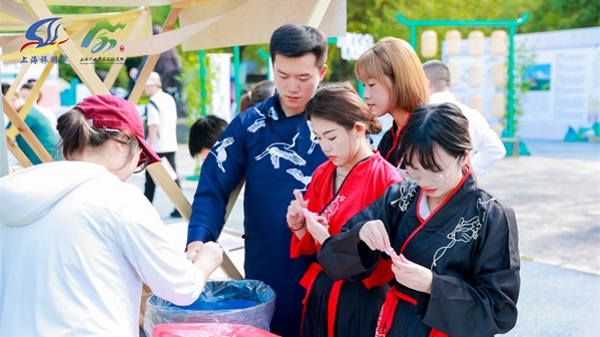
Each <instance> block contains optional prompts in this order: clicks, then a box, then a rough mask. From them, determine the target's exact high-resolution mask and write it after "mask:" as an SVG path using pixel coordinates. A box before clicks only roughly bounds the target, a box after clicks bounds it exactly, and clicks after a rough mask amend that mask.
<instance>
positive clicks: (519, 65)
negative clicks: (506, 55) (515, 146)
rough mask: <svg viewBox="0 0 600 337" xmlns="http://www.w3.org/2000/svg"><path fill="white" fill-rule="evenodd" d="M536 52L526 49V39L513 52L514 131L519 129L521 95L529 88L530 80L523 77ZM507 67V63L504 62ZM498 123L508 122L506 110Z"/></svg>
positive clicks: (521, 113) (521, 112)
mask: <svg viewBox="0 0 600 337" xmlns="http://www.w3.org/2000/svg"><path fill="white" fill-rule="evenodd" d="M536 58H537V54H536V53H535V51H533V50H529V49H527V41H524V42H522V43H520V44H519V45H517V46H515V53H514V69H513V70H514V71H513V74H514V85H513V88H514V94H513V106H514V110H513V120H514V132H515V133H516V132H517V130H518V129H519V117H521V116H523V97H524V96H525V94H526V93H527V92H528V91H529V90H530V89H531V81H530V80H529V79H528V78H526V77H525V73H526V72H527V70H528V69H529V68H530V67H532V66H534V65H535V60H536ZM506 67H507V69H508V63H507V64H506ZM500 123H501V124H502V125H503V126H504V128H506V126H507V123H508V112H506V113H505V114H504V116H503V118H502V119H501V120H500Z"/></svg>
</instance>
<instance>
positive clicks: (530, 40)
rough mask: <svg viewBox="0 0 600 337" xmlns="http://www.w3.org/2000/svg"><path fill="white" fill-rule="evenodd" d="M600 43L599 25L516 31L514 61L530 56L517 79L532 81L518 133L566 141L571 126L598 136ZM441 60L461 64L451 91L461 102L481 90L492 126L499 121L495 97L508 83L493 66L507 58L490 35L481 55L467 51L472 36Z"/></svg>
mask: <svg viewBox="0 0 600 337" xmlns="http://www.w3.org/2000/svg"><path fill="white" fill-rule="evenodd" d="M599 43H600V27H593V28H582V29H571V30H561V31H551V32H542V33H530V34H517V35H516V36H515V62H516V63H518V62H520V61H519V60H520V59H527V58H529V59H530V60H531V61H532V62H531V63H530V64H531V66H530V67H529V68H528V69H526V71H524V73H522V74H515V77H516V81H518V80H521V79H523V80H526V81H529V82H530V84H531V88H530V90H529V91H527V92H526V93H525V94H524V95H523V97H522V99H521V108H522V110H523V115H522V116H516V119H517V120H518V126H517V130H516V135H517V136H518V137H521V138H523V139H547V140H563V139H565V137H566V136H567V134H568V133H569V132H572V131H573V130H574V131H575V132H578V133H581V131H582V130H583V131H584V132H585V133H586V134H589V135H594V131H593V130H592V127H593V126H594V124H595V123H597V122H598V113H599V102H600V86H599V74H600V66H599V62H600V60H599V49H598V45H599ZM444 50H445V48H444ZM442 61H443V62H444V63H446V64H451V65H454V66H456V65H458V74H459V79H458V83H457V84H455V85H453V87H452V92H453V93H455V94H456V95H457V97H458V99H459V101H461V102H462V103H464V104H467V105H468V104H469V101H470V100H471V97H473V96H476V95H480V97H481V98H482V100H481V102H482V104H481V112H482V114H483V115H484V116H485V117H486V118H487V119H488V122H489V123H490V125H497V124H499V123H500V119H499V118H497V117H493V116H492V96H493V95H494V94H495V93H499V92H501V93H506V88H505V87H495V86H494V85H493V81H492V67H493V65H494V64H497V63H504V62H506V57H505V56H495V55H492V54H491V46H490V39H489V37H488V38H486V41H485V49H484V53H483V55H481V56H478V57H472V56H469V52H468V41H467V40H466V39H463V40H462V44H461V52H460V54H458V55H452V56H450V55H446V54H443V56H442ZM528 64H529V63H528ZM479 67H482V68H481V70H482V71H481V74H482V75H481V76H482V79H481V81H480V82H481V85H479V86H472V84H473V83H477V82H479V81H474V80H473V79H472V78H469V71H470V70H472V69H478V68H479ZM472 75H473V72H472V73H471V77H472ZM470 82H471V83H470ZM473 101H476V100H473ZM570 130H571V131H570ZM585 130H587V131H585ZM596 136H598V135H596Z"/></svg>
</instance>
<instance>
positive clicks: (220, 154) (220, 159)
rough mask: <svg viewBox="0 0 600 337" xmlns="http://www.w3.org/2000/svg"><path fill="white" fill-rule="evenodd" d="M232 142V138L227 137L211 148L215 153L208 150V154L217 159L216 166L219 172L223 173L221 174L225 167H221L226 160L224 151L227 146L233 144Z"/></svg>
mask: <svg viewBox="0 0 600 337" xmlns="http://www.w3.org/2000/svg"><path fill="white" fill-rule="evenodd" d="M233 142H234V140H233V137H227V138H225V139H223V140H222V141H220V142H216V143H215V145H214V146H213V150H214V151H215V152H216V153H215V152H213V150H210V153H211V154H212V155H213V156H215V158H216V159H217V165H218V166H219V168H220V169H221V171H223V173H225V167H223V163H224V162H225V161H226V160H227V152H226V151H225V149H226V148H227V147H228V146H229V145H231V144H233Z"/></svg>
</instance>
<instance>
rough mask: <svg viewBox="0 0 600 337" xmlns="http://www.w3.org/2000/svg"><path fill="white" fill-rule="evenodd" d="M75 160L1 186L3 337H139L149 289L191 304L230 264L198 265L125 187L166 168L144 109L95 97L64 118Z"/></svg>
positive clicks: (215, 256)
mask: <svg viewBox="0 0 600 337" xmlns="http://www.w3.org/2000/svg"><path fill="white" fill-rule="evenodd" d="M58 131H59V133H60V136H61V137H62V140H63V142H62V148H63V154H64V158H65V160H64V161H59V162H52V163H46V164H41V165H37V166H33V167H31V168H27V169H24V170H21V171H18V172H16V173H13V174H10V175H8V176H6V177H4V178H2V179H0V205H2V207H0V336H52V337H55V336H137V335H138V332H139V328H138V324H137V323H138V318H139V308H140V294H141V293H142V282H143V283H145V284H147V285H148V286H149V287H150V288H151V289H152V292H153V293H154V294H156V296H159V297H160V298H163V299H165V300H167V301H170V302H172V303H174V304H176V305H190V304H191V303H193V302H194V301H195V300H196V299H197V298H198V297H199V296H200V294H201V293H202V290H203V289H204V286H205V284H206V282H207V279H208V276H209V275H210V274H211V273H212V272H213V271H214V270H215V269H216V268H217V267H218V266H219V265H220V264H221V261H222V254H223V251H222V249H221V248H220V246H219V245H218V244H216V243H214V242H207V243H205V244H204V245H202V247H201V250H199V251H198V253H197V254H196V255H195V256H194V258H193V259H192V260H193V261H190V260H188V259H187V257H186V254H185V253H184V250H183V247H178V244H177V243H176V242H173V241H172V239H170V238H171V236H170V235H168V231H169V228H168V227H167V226H165V225H164V223H163V222H162V221H161V219H160V216H159V215H158V213H157V212H156V210H155V209H154V208H153V207H152V205H151V204H150V203H149V202H148V200H147V199H146V198H144V196H143V195H142V193H141V191H140V190H139V189H138V188H137V187H136V186H133V185H131V184H128V183H126V182H125V181H126V180H127V178H129V177H130V176H131V175H132V174H133V173H134V172H135V171H138V170H141V169H143V168H144V167H145V166H146V165H147V164H151V163H156V162H159V161H160V158H159V157H158V156H157V155H156V153H154V151H152V149H151V148H150V146H148V144H147V143H146V141H145V140H144V131H143V126H142V121H141V119H140V116H139V114H138V112H137V110H136V109H135V107H134V106H133V105H132V104H130V103H129V102H127V101H125V100H124V99H121V98H118V97H115V96H112V95H95V96H91V97H87V98H85V99H84V100H83V101H82V102H80V103H79V104H77V105H76V106H75V107H74V108H73V109H72V110H70V111H68V112H66V113H65V114H63V115H61V116H60V117H59V118H58Z"/></svg>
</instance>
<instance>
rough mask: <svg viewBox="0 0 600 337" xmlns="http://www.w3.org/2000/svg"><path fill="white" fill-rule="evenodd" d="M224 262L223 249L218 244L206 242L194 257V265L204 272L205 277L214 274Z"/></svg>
mask: <svg viewBox="0 0 600 337" xmlns="http://www.w3.org/2000/svg"><path fill="white" fill-rule="evenodd" d="M222 262H223V249H222V248H221V246H220V245H219V244H218V243H215V242H212V241H211V242H206V243H205V244H203V245H202V247H200V249H199V250H198V253H197V254H196V256H195V257H194V265H195V266H196V267H198V268H200V270H202V271H203V272H204V276H205V277H206V278H207V279H208V276H209V275H210V274H212V272H213V271H215V269H217V267H218V266H220V265H221V263H222Z"/></svg>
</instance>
